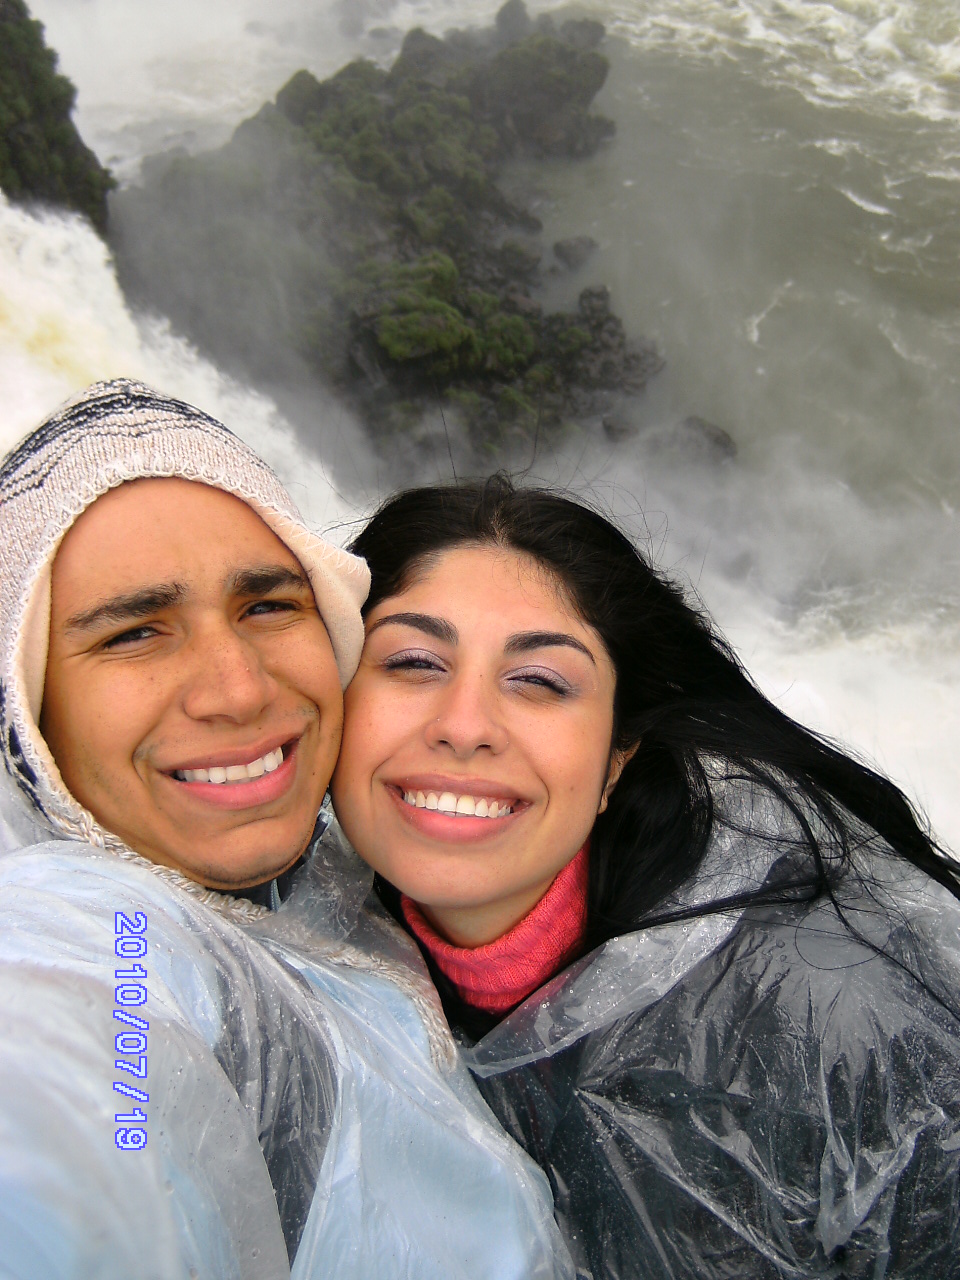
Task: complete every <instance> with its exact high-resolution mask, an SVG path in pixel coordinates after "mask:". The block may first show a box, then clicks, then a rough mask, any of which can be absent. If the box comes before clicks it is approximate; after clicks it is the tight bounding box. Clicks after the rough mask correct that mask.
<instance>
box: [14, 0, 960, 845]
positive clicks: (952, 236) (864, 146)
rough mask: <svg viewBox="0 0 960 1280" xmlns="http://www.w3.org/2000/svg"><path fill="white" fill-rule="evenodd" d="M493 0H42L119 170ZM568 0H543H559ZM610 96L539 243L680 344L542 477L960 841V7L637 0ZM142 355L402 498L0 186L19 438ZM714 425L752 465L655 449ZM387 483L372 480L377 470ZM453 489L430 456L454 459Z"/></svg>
mask: <svg viewBox="0 0 960 1280" xmlns="http://www.w3.org/2000/svg"><path fill="white" fill-rule="evenodd" d="M497 7H498V5H497V3H487V2H486V0H456V2H455V3H448V2H444V0H406V2H399V0H340V2H339V3H334V2H332V0H167V3H165V4H164V5H162V6H159V5H156V4H155V3H147V0H33V3H32V11H33V13H34V15H35V16H36V17H38V18H40V19H41V20H42V21H43V22H44V23H45V24H46V27H47V35H48V40H49V42H50V43H51V45H52V46H53V47H54V48H56V49H57V50H58V52H59V54H60V58H61V65H62V67H63V69H64V70H65V71H66V73H67V74H68V75H69V76H70V77H71V78H72V79H73V80H74V82H75V83H76V84H77V86H78V89H79V101H78V112H77V122H78V124H79V127H80V129H81V132H82V133H83V135H84V137H85V139H86V140H87V142H88V143H89V144H90V145H91V146H93V147H94V149H95V150H96V151H97V153H98V155H99V156H100V157H101V159H103V160H104V161H105V162H106V163H108V164H110V165H111V166H112V167H113V169H114V172H115V173H116V174H117V176H118V177H119V178H120V179H121V181H123V182H133V181H136V179H137V174H138V170H139V164H140V161H141V159H142V157H143V156H144V155H147V154H150V153H152V152H155V151H157V150H160V149H163V148H166V147H169V146H173V145H176V146H185V147H187V148H189V149H194V150H195V149H202V148H204V147H207V146H213V145H217V144H219V143H220V142H221V141H223V140H224V139H225V138H226V137H227V136H228V135H229V132H230V130H231V129H232V127H233V126H234V125H235V124H236V123H237V122H238V121H239V120H241V119H242V118H244V117H245V116H246V115H249V114H251V113H252V112H253V111H255V110H256V109H257V108H258V107H259V105H260V104H261V103H262V102H263V101H265V100H266V99H268V98H271V97H272V96H273V95H274V94H275V92H276V90H277V89H278V88H279V86H280V85H281V84H282V83H283V82H284V80H285V79H286V78H287V77H288V76H289V75H290V74H291V73H292V72H293V71H294V70H296V69H298V68H299V67H301V66H308V67H310V69H311V70H313V71H314V72H315V74H317V75H318V76H321V77H322V76H324V75H327V74H329V73H330V72H332V71H334V70H335V69H336V68H337V67H338V66H340V65H341V64H342V63H343V62H344V61H345V60H346V59H348V58H349V57H351V56H354V55H355V54H357V53H364V54H365V55H367V56H371V57H377V58H388V57H389V56H391V54H392V53H393V52H394V51H395V50H396V47H397V41H398V39H399V35H400V33H401V32H402V31H404V30H406V29H407V28H409V27H410V26H412V25H415V24H417V23H420V24H422V25H424V26H427V27H428V28H430V29H433V30H435V31H438V32H439V31H443V30H444V29H446V28H448V27H450V26H453V25H470V24H471V23H481V22H487V21H489V20H490V19H491V18H492V16H493V14H494V13H495V11H496V9H497ZM547 7H548V6H546V5H539V4H531V5H530V8H531V11H532V12H534V13H536V12H538V11H541V10H543V9H546V8H547ZM579 12H581V13H582V12H588V13H593V14H595V15H596V16H598V17H601V18H602V19H603V20H604V21H605V22H606V23H607V26H608V30H609V32H610V37H609V39H608V42H607V46H606V51H607V52H608V54H609V56H610V57H611V60H612V64H613V69H612V73H611V76H610V79H609V82H608V85H607V87H606V88H605V89H604V91H603V94H602V98H601V100H600V102H599V103H598V106H599V107H600V109H601V110H603V111H605V113H606V114H608V115H611V116H613V117H614V118H615V119H616V121H617V125H618V133H617V137H616V139H615V140H614V141H613V143H612V144H611V145H610V146H609V147H608V148H606V149H604V151H603V152H602V153H601V154H599V155H598V156H596V157H594V158H593V159H591V160H589V161H586V162H584V163H582V164H579V165H576V166H570V165H564V166H557V167H556V168H554V169H550V168H546V169H544V168H543V167H538V168H537V169H536V171H535V172H534V171H530V170H528V169H524V168H523V167H518V169H517V170H516V171H515V172H514V173H513V174H512V175H511V180H512V181H513V182H515V183H516V184H517V185H518V187H520V188H522V189H523V191H524V193H525V195H526V196H527V197H528V198H529V199H532V200H533V201H535V203H536V208H537V212H538V214H539V216H540V217H541V219H542V221H543V223H544V226H545V240H546V242H547V243H548V244H549V243H550V241H551V240H552V239H556V238H558V237H560V236H564V235H572V234H578V233H582V232H586V233H589V234H590V235H591V236H593V238H594V239H595V240H596V241H597V243H598V245H599V249H598V251H597V253H596V254H595V255H594V257H593V258H592V259H591V260H590V262H589V263H588V265H587V266H586V267H585V268H583V269H582V272H581V274H580V275H579V276H578V277H577V278H576V279H575V280H573V281H572V282H570V281H567V282H565V283H563V284H561V283H558V284H557V285H555V286H553V288H554V289H555V290H556V297H553V298H551V297H549V296H548V297H547V299H546V300H547V301H549V302H557V303H563V302H566V301H567V297H566V296H564V294H565V293H566V294H569V292H570V290H571V288H573V289H578V288H580V287H582V286H583V285H585V284H589V283H595V282H597V281H601V280H602V281H605V282H606V283H608V284H610V286H611V288H612V291H613V301H614V307H615V309H616V310H617V311H618V312H619V314H621V315H622V316H623V318H624V320H625V322H626V324H627V328H628V330H629V331H632V332H634V333H644V334H647V335H648V336H651V337H654V338H655V339H656V340H657V342H658V344H659V346H660V348H661V350H662V352H663V354H664V355H665V357H666V360H667V366H666V369H665V371H664V372H663V373H662V374H660V375H659V376H658V377H657V379H655V380H654V381H653V382H652V383H651V384H650V386H649V388H648V390H647V392H646V394H645V396H644V398H643V401H642V402H641V405H640V406H639V411H638V414H637V425H638V426H639V427H640V428H641V434H640V435H639V436H638V437H635V438H632V439H630V440H626V441H623V442H621V443H618V444H611V442H609V441H608V440H606V439H605V438H604V436H603V433H602V432H601V431H600V429H599V428H598V429H597V431H596V433H595V434H591V433H590V432H589V431H588V432H586V433H584V434H583V435H582V436H580V437H578V438H577V439H576V440H573V441H569V442H567V443H566V444H565V445H564V446H563V448H561V449H559V450H557V451H556V452H555V453H553V454H551V455H549V456H546V457H544V456H541V457H540V458H539V460H538V463H537V469H538V470H539V472H540V473H541V474H542V475H543V476H545V477H546V478H547V479H549V480H550V481H552V482H559V483H562V484H565V485H570V486H572V487H574V488H577V489H579V490H581V491H584V492H586V493H587V494H588V495H589V496H590V497H591V498H592V499H593V500H594V501H599V502H602V503H604V504H606V506H607V507H608V508H611V509H612V510H613V511H614V512H615V513H616V514H617V516H618V517H619V518H620V519H621V520H622V521H623V522H624V523H625V524H627V525H628V526H629V527H630V528H631V530H632V531H633V532H634V533H635V534H636V535H637V536H638V537H640V538H641V539H643V540H644V541H645V542H646V544H647V545H648V547H649V549H650V551H651V553H652V554H653V555H654V557H655V558H656V560H657V561H658V563H660V564H661V565H662V566H663V567H665V568H667V569H669V570H671V571H673V572H675V573H677V574H679V575H680V576H682V577H683V578H684V579H685V580H686V581H687V582H688V583H689V584H690V586H691V589H693V590H695V591H696V592H698V593H699V595H700V597H701V598H702V600H703V601H704V603H705V604H706V605H707V607H708V608H709V609H710V610H711V612H712V613H713V614H714V616H715V617H716V618H717V620H718V622H719V623H720V625H721V627H722V629H723V630H724V632H725V633H726V635H727V636H728V638H729V639H730V640H731V641H732V642H733V644H734V645H735V646H736V647H737V649H738V650H739V652H740V653H741V655H742V657H743V658H744V660H745V662H746V664H747V666H748V668H749V669H750V670H751V671H752V673H753V674H754V676H755V678H756V679H757V680H758V682H759V683H760V684H761V685H762V687H763V688H764V689H765V691H766V692H767V693H769V694H770V695H771V696H772V697H773V698H774V699H775V700H777V701H778V702H779V703H780V705H782V706H783V707H784V708H785V709H786V710H788V711H789V712H790V713H791V714H793V715H795V716H797V718H799V719H801V720H803V721H804V722H806V723H809V724H811V725H812V726H813V727H816V728H818V729H820V730H822V731H824V732H826V733H828V734H830V735H832V736H834V737H836V738H838V739H840V740H842V741H843V742H845V743H846V744H848V745H849V746H852V747H854V748H856V749H857V750H858V751H860V752H861V754H863V755H865V756H866V757H867V758H868V759H870V760H872V761H874V762H876V763H877V764H878V765H879V766H880V767H881V768H883V769H884V770H885V771H886V772H888V773H890V774H891V775H892V776H894V777H895V778H896V779H897V780H898V781H899V782H900V783H901V784H902V785H903V786H904V787H905V789H906V790H907V791H908V793H909V794H910V795H911V796H912V797H913V798H914V799H915V800H916V801H917V802H918V803H919V804H920V805H922V806H923V807H924V808H925V809H926V811H927V813H928V814H929V815H930V818H931V820H932V823H933V826H934V830H935V832H936V833H937V834H938V835H939V836H940V837H941V839H943V840H944V841H946V842H947V843H948V844H950V845H952V846H953V847H954V848H956V849H960V785H958V772H957V766H956V763H955V762H956V761H957V759H958V758H960V520H958V515H957V511H958V507H960V394H958V392H960V218H958V216H957V211H958V207H960V16H958V11H957V9H956V4H955V0H832V2H831V3H817V2H816V0H621V3H606V4H594V5H584V6H580V9H579ZM118 374H132V375H135V376H139V377H143V378H145V379H147V380H148V381H151V382H153V383H154V384H156V385H158V386H160V387H162V388H164V389H166V390H170V391H172V392H174V393H176V394H179V395H182V396H184V397H185V398H187V399H189V400H192V401H194V402H196V403H198V404H201V405H202V406H203V407H205V408H207V409H208V410H210V411H211V412H213V413H215V414H217V415H218V416H220V417H222V418H224V419H225V420H226V421H227V422H228V424H230V425H232V426H234V427H235V428H236V429H238V430H240V431H241V433H242V434H244V435H246V436H247V437H248V438H249V439H250V440H251V442H253V443H254V444H255V445H257V447H259V448H260V449H261V450H262V451H263V452H264V453H265V454H266V455H267V456H268V457H269V458H270V459H271V461H272V462H273V463H274V465H275V466H277V468H278V469H279V470H280V471H281V473H282V474H284V476H285V478H286V479H287V480H288V482H289V483H290V484H291V487H293V488H294V490H295V492H296V495H297V497H298V499H299V500H300V502H301V504H302V505H303V506H304V508H305V509H306V511H307V513H308V515H309V518H310V519H312V520H313V521H314V522H315V523H317V524H318V525H322V526H324V527H333V528H334V529H339V530H341V531H343V530H344V529H345V528H346V527H348V526H349V525H350V524H351V523H352V522H353V521H354V520H355V519H356V517H357V511H358V507H362V506H363V504H364V503H365V502H369V501H370V500H371V499H372V498H373V497H375V496H376V492H377V490H378V488H379V490H381V491H382V488H383V486H382V485H381V484H379V482H378V481H377V480H376V470H375V468H372V467H371V466H369V465H366V464H364V465H361V464H360V462H357V465H356V466H354V467H353V468H352V469H351V468H345V467H344V462H343V459H344V458H345V457H348V456H350V455H351V453H352V455H353V456H354V457H355V458H356V459H360V458H361V456H362V455H365V452H366V451H365V449H364V446H363V443H362V437H361V436H360V434H359V432H358V431H357V429H356V427H355V426H354V424H353V423H352V422H351V421H350V419H349V416H348V415H347V414H346V413H345V412H344V411H343V410H342V409H341V408H339V407H338V406H336V405H333V404H330V403H325V404H324V405H322V406H318V414H317V416H318V418H319V419H320V420H321V421H322V422H323V423H324V427H323V431H322V432H321V434H320V436H319V438H318V439H315V440H311V441H309V442H304V440H303V438H302V433H299V434H298V432H297V431H296V430H295V428H294V427H293V426H291V425H290V424H289V423H287V422H285V421H284V419H283V417H282V415H281V414H280V413H279V411H278V410H277V408H276V406H275V405H273V404H272V403H271V402H270V401H269V400H268V399H266V398H265V397H263V396H261V395H258V394H256V393H254V392H253V391H251V390H250V389H249V388H246V387H243V386H241V385H238V384H237V383H236V382H235V381H233V380H231V379H229V378H227V377H225V376H224V375H223V374H222V373H221V372H219V371H218V370H217V369H216V368H214V367H213V366H212V365H211V364H210V363H209V362H208V361H206V360H204V359H203V358H202V357H201V356H200V355H198V354H197V353H196V352H195V351H194V350H192V349H191V347H190V346H189V344H188V343H186V342H185V341H184V340H183V339H182V338H179V337H178V336H177V335H175V334H172V333H171V332H170V331H169V327H168V326H166V325H165V324H164V322H163V320H162V319H157V318H156V317H154V318H150V319H146V318H142V317H136V316H134V315H132V314H131V313H130V311H129V310H128V308H127V307H126V305H125V302H124V299H123V297H122V295H121V293H120V291H119V289H118V286H117V284H116V279H115V276H114V273H113V270H112V266H111V263H110V261H109V257H108V255H107V252H106V250H105V249H104V248H103V246H102V245H101V243H100V242H99V241H98V240H97V239H96V237H95V236H94V235H93V234H92V233H91V232H90V231H88V230H87V229H86V228H85V227H84V226H83V225H82V224H81V223H80V222H79V221H77V220H75V219H70V218H61V217H52V216H47V217H43V218H38V217H34V216H30V215H27V214H25V213H23V212H22V211H21V210H14V209H11V208H10V207H9V206H7V205H5V204H3V203H0V405H2V406H3V407H2V417H0V445H2V446H3V447H6V446H7V445H8V444H9V443H12V441H13V440H14V439H15V438H17V437H18V436H19V435H20V434H22V432H23V431H25V430H26V429H28V428H29V427H30V426H31V425H33V424H34V423H35V422H36V421H38V420H39V418H40V417H41V415H42V414H44V413H46V412H47V411H48V410H49V409H51V408H52V407H53V406H54V405H56V404H57V403H58V402H59V401H60V400H61V399H62V398H64V397H65V396H66V395H68V394H71V393H72V392H73V391H75V390H77V389H79V388H80V387H82V386H83V385H85V384H86V383H87V382H89V381H91V380H92V379H93V378H95V377H103V376H114V375H118ZM691 414H696V415H698V416H700V417H702V418H705V419H707V420H708V421H710V422H713V423H717V424H719V425H721V426H723V427H724V428H725V429H727V430H728V431H729V432H730V433H731V435H732V436H733V437H734V439H735V440H736V442H737V445H738V454H737V457H736V459H735V460H734V461H732V462H728V463H726V464H725V465H723V466H709V465H704V464H702V463H697V462H696V461H691V460H690V459H689V458H685V457H682V456H677V455H676V454H674V453H673V452H672V451H671V450H670V449H669V448H665V447H660V448H657V447H656V445H657V442H658V441H661V442H662V440H663V439H664V438H665V437H666V433H667V432H668V430H669V428H670V427H671V426H673V425H674V424H676V423H677V422H679V421H681V420H682V419H684V418H685V417H687V416H688V415H691ZM371 477H373V483H372V486H371ZM428 478H429V477H428Z"/></svg>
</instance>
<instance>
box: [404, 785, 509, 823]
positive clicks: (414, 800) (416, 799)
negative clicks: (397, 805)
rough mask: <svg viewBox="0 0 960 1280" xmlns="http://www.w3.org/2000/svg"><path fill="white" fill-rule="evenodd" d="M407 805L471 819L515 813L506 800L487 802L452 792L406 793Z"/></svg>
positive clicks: (481, 798)
mask: <svg viewBox="0 0 960 1280" xmlns="http://www.w3.org/2000/svg"><path fill="white" fill-rule="evenodd" d="M403 799H404V803H405V804H409V805H413V806H414V808H417V809H436V810H437V811H438V812H439V813H455V814H466V815H468V816H469V817H471V818H502V817H503V816H504V814H506V813H513V807H512V805H509V804H507V803H506V801H505V800H499V801H498V800H487V799H485V798H484V797H483V796H481V797H479V798H477V797H476V796H455V795H454V794H453V792H452V791H405V792H404V793H403Z"/></svg>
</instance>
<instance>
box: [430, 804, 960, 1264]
mask: <svg viewBox="0 0 960 1280" xmlns="http://www.w3.org/2000/svg"><path fill="white" fill-rule="evenodd" d="M716 796H717V797H719V800H720V803H718V811H719V813H718V818H719V820H718V822H717V825H716V826H715V828H714V835H713V836H712V838H711V843H710V846H709V848H708V853H707V856H706V858H705V861H704V863H703V865H702V867H701V870H700V872H699V874H698V875H697V877H696V878H695V879H694V880H693V882H692V883H690V884H688V885H687V886H685V887H684V889H683V890H682V891H681V892H680V893H679V894H678V895H677V898H676V901H674V902H672V903H670V904H667V906H666V908H665V910H670V909H671V908H676V909H682V908H684V907H691V908H695V909H698V908H702V909H704V914H695V915H694V916H693V918H689V919H685V920H675V921H674V922H672V923H663V924H660V925H653V926H651V927H647V928H645V929H642V930H639V931H637V932H635V933H632V934H629V935H627V936H624V937H620V938H616V939H613V940H611V941H609V942H607V943H606V944H605V945H604V946H602V947H600V948H598V949H597V950H596V951H594V952H593V953H592V954H590V955H588V956H586V957H585V958H583V959H581V960H580V961H578V962H577V963H575V964H574V965H572V966H571V967H570V968H568V969H567V970H565V971H564V972H563V973H561V974H560V975H558V976H557V977H556V978H554V979H553V980H552V981H551V982H549V983H548V984H546V985H545V986H544V987H542V988H541V989H540V990H539V991H538V992H536V993H535V994H534V995H533V996H531V997H530V998H529V999H528V1000H527V1001H526V1002H525V1003H524V1004H522V1005H521V1006H520V1007H519V1008H518V1009H517V1010H515V1011H514V1012H513V1013H512V1014H509V1015H508V1016H507V1017H506V1018H505V1019H503V1020H502V1021H501V1022H500V1023H499V1024H498V1025H497V1026H496V1027H495V1028H494V1029H493V1030H491V1031H489V1032H487V1034H485V1035H484V1036H483V1037H482V1038H481V1039H480V1040H479V1042H477V1043H475V1044H474V1043H472V1042H471V1041H470V1040H469V1039H467V1038H466V1037H464V1039H465V1040H466V1043H467V1044H468V1045H470V1046H471V1047H468V1048H466V1049H465V1051H464V1055H465V1058H466V1061H467V1062H468V1064H469V1066H470V1067H471V1069H472V1070H473V1072H474V1074H475V1076H476V1077H477V1079H478V1081H479V1083H480V1085H481V1089H482V1091H483V1093H484V1095H485V1097H486V1098H487V1100H488V1102H489V1103H490V1105H491V1107H492V1108H493V1110H494V1112H495V1113H496V1115H497V1116H498V1118H499V1119H500V1120H501V1122H502V1123H503V1125H504V1127H505V1128H506V1129H507V1131H508V1132H509V1133H512V1134H513V1136H514V1137H516V1138H517V1139H518V1141H520V1142H521V1143H522V1144H523V1145H524V1146H525V1147H526V1149H527V1150H528V1151H529V1152H530V1154H531V1155H533V1156H534V1158H535V1159H536V1160H537V1161H538V1163H539V1164H540V1165H541V1166H542V1167H543V1168H544V1169H545V1170H546V1171H547V1172H548V1173H549V1176H550V1179H551V1182H552V1184H553V1188H554V1195H555V1200H556V1211H557V1217H558V1221H559V1222H560V1225H561V1227H562V1229H563V1232H564V1235H565V1237H566V1239H567V1242H568V1244H569V1246H570V1248H571V1252H572V1254H573V1257H574V1262H575V1263H576V1264H577V1266H578V1268H579V1270H578V1274H579V1275H583V1276H590V1277H592V1278H593V1280H667V1278H669V1280H680V1278H681V1277H682V1278H683V1280H720V1278H721V1277H723V1278H724V1280H726V1278H728V1277H749V1280H766V1278H767V1277H771V1278H772V1277H791V1278H799V1277H824V1278H825V1277H831V1278H834V1277H836V1278H839V1277H845V1278H846V1277H869V1278H870V1280H892V1278H893V1277H897V1278H900V1277H908V1276H909V1277H916V1278H917V1280H947V1278H949V1277H956V1276H960V1179H958V1166H960V1021H958V1012H960V902H958V901H957V900H956V899H955V898H953V897H952V896H951V895H950V893H948V891H947V890H945V889H943V888H941V887H940V886H939V885H938V884H937V883H936V882H935V881H933V880H931V879H929V878H928V877H927V876H925V875H924V874H923V873H922V872H920V871H918V870H917V869H916V868H914V867H913V866H912V865H911V864H909V863H907V862H904V861H903V860H902V859H900V858H897V857H894V856H892V855H891V854H890V853H889V851H888V850H887V849H886V848H885V846H883V845H882V844H880V842H879V841H878V840H877V839H876V837H872V838H871V836H870V835H869V834H868V833H862V835H861V838H860V840H859V842H858V846H857V847H856V848H854V849H853V850H852V857H851V860H850V863H849V864H848V865H847V867H846V869H844V867H843V866H842V865H841V864H840V862H839V860H838V862H837V864H836V865H835V866H834V867H833V868H832V869H831V870H832V874H833V877H834V882H835V888H834V894H835V901H836V903H837V906H835V905H834V904H833V903H831V901H830V899H829V897H827V898H821V899H819V900H817V901H813V902H811V901H802V900H800V899H801V897H802V894H801V893H800V892H799V891H797V890H796V889H794V890H791V888H790V886H791V885H794V886H796V885H797V884H798V882H799V881H802V879H803V875H804V868H807V869H808V868H809V854H808V853H807V852H806V850H805V848H803V847H802V844H801V841H800V839H799V832H798V829H797V826H796V823H795V821H794V820H793V819H792V818H788V816H787V815H786V811H785V809H784V808H783V806H781V805H780V803H779V802H777V801H774V800H773V799H772V798H771V797H770V796H769V794H766V793H763V792H760V791H757V790H755V789H754V788H753V786H751V785H748V784H745V783H739V784H738V783H727V784H725V785H723V786H720V787H718V788H717V790H716ZM761 886H765V887H766V888H767V889H769V890H772V891H773V893H774V896H777V895H779V896H780V897H781V899H782V901H780V902H779V903H778V904H776V905H767V906H753V907H751V908H749V909H747V910H738V911H727V912H723V913H719V914H716V913H711V912H709V911H708V910H706V909H707V908H709V907H710V905H711V904H715V903H718V902H721V901H724V900H727V901H729V900H730V899H732V898H734V897H735V896H737V895H740V894H749V893H751V892H755V891H756V890H758V889H760V888H761ZM778 886H779V888H778ZM791 899H792V900H791ZM838 907H839V910H840V912H842V914H843V916H844V917H845V919H846V921H847V922H848V924H849V925H850V926H852V928H853V930H855V931H856V933H858V934H859V935H860V937H859V939H858V938H857V937H855V936H854V933H853V932H851V929H850V928H849V927H847V925H846V924H844V923H843V922H842V920H841V918H840V916H839V915H838ZM878 949H879V951H880V952H882V954H878ZM448 1008H449V1010H450V1012H451V1020H452V1021H453V1023H454V1026H455V1027H456V1011H455V1007H454V1006H448Z"/></svg>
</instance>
